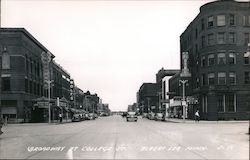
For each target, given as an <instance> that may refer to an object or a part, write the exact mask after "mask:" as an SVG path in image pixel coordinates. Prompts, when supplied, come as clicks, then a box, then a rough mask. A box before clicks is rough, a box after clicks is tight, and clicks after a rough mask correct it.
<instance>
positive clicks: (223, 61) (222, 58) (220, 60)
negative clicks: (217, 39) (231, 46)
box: [218, 53, 226, 64]
mask: <svg viewBox="0 0 250 160" xmlns="http://www.w3.org/2000/svg"><path fill="white" fill-rule="evenodd" d="M218 64H226V54H225V53H219V54H218Z"/></svg>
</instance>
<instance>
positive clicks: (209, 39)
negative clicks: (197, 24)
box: [207, 33, 214, 46]
mask: <svg viewBox="0 0 250 160" xmlns="http://www.w3.org/2000/svg"><path fill="white" fill-rule="evenodd" d="M207 44H208V45H209V46H210V45H213V44H214V34H213V33H211V34H208V35H207Z"/></svg>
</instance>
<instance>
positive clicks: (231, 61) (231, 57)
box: [228, 53, 236, 64]
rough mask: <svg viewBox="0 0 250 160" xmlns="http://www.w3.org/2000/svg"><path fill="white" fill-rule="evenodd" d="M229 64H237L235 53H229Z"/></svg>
mask: <svg viewBox="0 0 250 160" xmlns="http://www.w3.org/2000/svg"><path fill="white" fill-rule="evenodd" d="M228 63H229V64H236V54H235V53H229V60H228Z"/></svg>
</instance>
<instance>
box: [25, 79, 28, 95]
mask: <svg viewBox="0 0 250 160" xmlns="http://www.w3.org/2000/svg"><path fill="white" fill-rule="evenodd" d="M24 88H25V92H26V93H28V92H29V90H28V89H29V87H28V79H27V78H25V80H24Z"/></svg>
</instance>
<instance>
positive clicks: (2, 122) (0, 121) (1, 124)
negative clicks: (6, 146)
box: [0, 117, 4, 135]
mask: <svg viewBox="0 0 250 160" xmlns="http://www.w3.org/2000/svg"><path fill="white" fill-rule="evenodd" d="M3 124H4V121H3V118H2V117H0V135H1V134H2V133H3V131H2V127H3Z"/></svg>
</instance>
